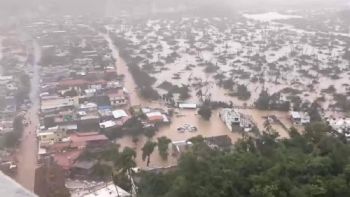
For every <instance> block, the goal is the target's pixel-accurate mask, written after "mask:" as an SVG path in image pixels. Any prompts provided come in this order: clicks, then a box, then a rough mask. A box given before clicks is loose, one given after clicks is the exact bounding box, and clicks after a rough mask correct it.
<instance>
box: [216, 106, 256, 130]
mask: <svg viewBox="0 0 350 197" xmlns="http://www.w3.org/2000/svg"><path fill="white" fill-rule="evenodd" d="M219 117H220V119H221V120H222V121H223V122H224V123H225V124H226V126H227V128H228V129H230V131H233V130H234V129H235V127H236V126H237V127H239V128H240V129H243V130H244V131H250V130H251V129H252V128H253V126H254V123H253V121H252V119H251V118H249V117H247V116H245V115H244V114H242V113H240V112H238V111H237V110H235V109H231V108H225V109H222V110H221V111H220V113H219Z"/></svg>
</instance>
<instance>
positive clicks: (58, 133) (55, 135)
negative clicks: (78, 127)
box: [37, 126, 67, 144]
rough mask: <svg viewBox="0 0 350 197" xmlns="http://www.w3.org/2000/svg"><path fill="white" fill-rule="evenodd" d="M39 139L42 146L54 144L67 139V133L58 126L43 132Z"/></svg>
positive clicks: (40, 133)
mask: <svg viewBox="0 0 350 197" xmlns="http://www.w3.org/2000/svg"><path fill="white" fill-rule="evenodd" d="M37 137H38V139H39V141H40V143H41V144H54V143H57V142H60V141H61V140H62V139H63V138H65V137H67V132H66V131H65V130H63V129H61V128H60V127H58V126H56V127H51V128H48V129H47V130H41V131H40V132H39V133H38V134H37Z"/></svg>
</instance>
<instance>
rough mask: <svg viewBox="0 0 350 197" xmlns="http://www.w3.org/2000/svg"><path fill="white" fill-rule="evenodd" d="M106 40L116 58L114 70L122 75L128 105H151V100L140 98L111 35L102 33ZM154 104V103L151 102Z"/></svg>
mask: <svg viewBox="0 0 350 197" xmlns="http://www.w3.org/2000/svg"><path fill="white" fill-rule="evenodd" d="M103 37H104V38H105V39H106V40H107V42H108V45H109V47H110V49H111V50H112V54H113V57H114V58H115V59H116V71H117V74H118V75H123V76H124V87H125V88H126V89H127V92H128V94H129V99H130V101H129V102H130V105H143V106H145V105H148V106H150V105H152V102H149V101H146V100H145V99H143V98H141V97H140V96H139V94H138V92H137V85H136V84H135V81H134V78H133V77H132V75H131V73H130V72H129V68H128V66H127V65H126V63H125V61H124V60H123V58H121V57H120V55H119V51H118V49H117V47H115V45H114V43H113V41H112V39H111V37H110V36H109V35H103ZM153 104H154V103H153Z"/></svg>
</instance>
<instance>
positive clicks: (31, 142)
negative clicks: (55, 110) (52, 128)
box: [16, 42, 41, 191]
mask: <svg viewBox="0 0 350 197" xmlns="http://www.w3.org/2000/svg"><path fill="white" fill-rule="evenodd" d="M33 49H34V56H35V58H34V62H33V64H32V66H33V67H32V69H33V75H32V78H31V93H30V99H31V102H32V106H31V108H30V109H29V110H28V111H27V113H26V114H25V120H26V121H27V122H28V123H29V125H28V126H27V127H26V128H25V129H24V132H23V136H22V141H21V144H20V146H19V149H18V154H17V158H18V164H17V166H18V170H17V176H16V181H17V182H18V183H20V184H21V185H23V186H24V187H25V188H27V189H28V190H30V191H33V190H34V180H35V169H36V167H37V153H38V142H37V137H36V130H37V128H38V125H39V117H38V110H39V97H38V93H39V84H40V81H39V80H40V79H39V65H38V63H39V61H40V57H41V53H40V47H39V45H38V44H37V43H36V42H33Z"/></svg>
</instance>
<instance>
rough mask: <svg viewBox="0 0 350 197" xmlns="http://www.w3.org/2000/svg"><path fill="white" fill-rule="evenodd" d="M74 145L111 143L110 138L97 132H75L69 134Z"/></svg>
mask: <svg viewBox="0 0 350 197" xmlns="http://www.w3.org/2000/svg"><path fill="white" fill-rule="evenodd" d="M69 140H70V142H71V146H72V147H76V148H85V147H87V146H88V145H90V146H100V145H106V144H108V143H109V140H108V138H107V137H106V136H105V135H103V134H99V133H97V132H86V133H75V134H72V135H70V136H69Z"/></svg>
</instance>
